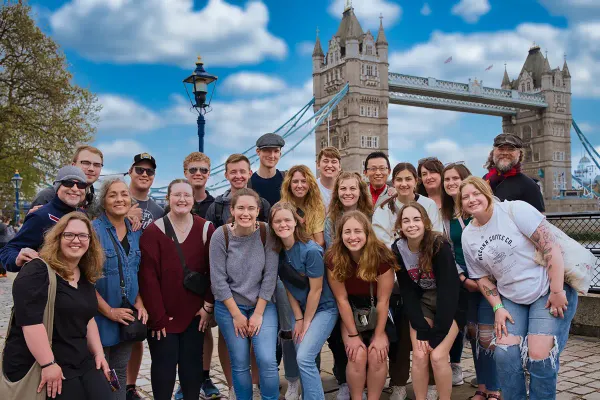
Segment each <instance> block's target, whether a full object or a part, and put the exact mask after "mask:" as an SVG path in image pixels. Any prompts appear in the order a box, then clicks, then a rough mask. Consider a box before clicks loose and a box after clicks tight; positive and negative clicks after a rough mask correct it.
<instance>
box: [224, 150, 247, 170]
mask: <svg viewBox="0 0 600 400" xmlns="http://www.w3.org/2000/svg"><path fill="white" fill-rule="evenodd" d="M240 161H246V162H247V163H248V170H250V160H248V157H246V156H245V155H243V154H237V153H236V154H232V155H230V156H229V157H227V160H225V172H227V167H228V166H229V164H235V163H237V162H240Z"/></svg>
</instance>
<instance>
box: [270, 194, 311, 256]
mask: <svg viewBox="0 0 600 400" xmlns="http://www.w3.org/2000/svg"><path fill="white" fill-rule="evenodd" d="M282 210H288V211H290V212H291V213H292V215H293V216H294V220H295V221H296V228H295V229H294V240H295V241H297V242H302V243H308V241H309V240H310V239H311V236H310V235H309V234H308V233H306V230H305V229H304V226H303V225H302V223H301V222H300V216H299V215H298V212H297V211H296V206H295V205H293V204H292V203H289V202H287V201H280V202H278V203H275V204H274V205H273V207H271V213H270V215H269V226H270V227H271V233H272V234H273V237H274V238H275V248H274V250H275V251H277V252H280V251H281V249H283V242H282V241H281V238H280V237H279V236H277V234H276V233H275V230H274V229H273V225H272V223H273V219H274V218H275V214H277V212H279V211H282Z"/></svg>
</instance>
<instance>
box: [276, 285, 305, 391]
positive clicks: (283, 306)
mask: <svg viewBox="0 0 600 400" xmlns="http://www.w3.org/2000/svg"><path fill="white" fill-rule="evenodd" d="M275 306H276V307H277V315H278V317H279V330H280V331H292V330H293V329H294V328H293V326H294V311H293V310H292V306H291V305H290V300H289V299H288V297H287V292H286V290H285V286H283V282H281V279H279V278H277V286H276V288H275ZM281 351H282V352H283V369H284V371H285V379H287V380H288V381H290V382H294V381H297V380H298V378H299V377H300V371H299V370H298V363H297V361H296V349H295V348H294V342H293V341H292V340H281Z"/></svg>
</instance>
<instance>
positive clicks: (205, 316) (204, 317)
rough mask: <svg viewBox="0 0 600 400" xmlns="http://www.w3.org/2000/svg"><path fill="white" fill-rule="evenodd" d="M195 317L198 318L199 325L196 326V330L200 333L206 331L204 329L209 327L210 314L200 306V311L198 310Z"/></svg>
mask: <svg viewBox="0 0 600 400" xmlns="http://www.w3.org/2000/svg"><path fill="white" fill-rule="evenodd" d="M196 315H199V316H200V323H199V324H198V330H199V331H200V332H204V331H205V330H206V328H208V327H209V326H210V321H211V320H212V314H209V313H208V312H207V311H206V309H205V308H204V306H202V307H201V308H200V310H198V312H197V313H196Z"/></svg>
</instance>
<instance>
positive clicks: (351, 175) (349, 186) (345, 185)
mask: <svg viewBox="0 0 600 400" xmlns="http://www.w3.org/2000/svg"><path fill="white" fill-rule="evenodd" d="M353 210H358V211H360V212H362V213H363V214H365V215H366V216H367V217H369V219H370V218H371V216H372V215H373V203H372V199H371V193H369V188H368V186H367V184H366V182H365V181H363V180H362V178H361V176H360V175H359V174H357V173H356V172H342V173H341V174H340V175H339V176H338V178H337V180H336V181H335V186H334V187H333V197H332V199H331V204H330V206H329V214H328V215H327V219H326V220H325V248H329V247H330V246H331V245H332V243H333V240H334V233H335V224H336V222H337V221H339V219H340V218H341V216H342V215H343V214H344V213H345V212H347V211H353Z"/></svg>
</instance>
